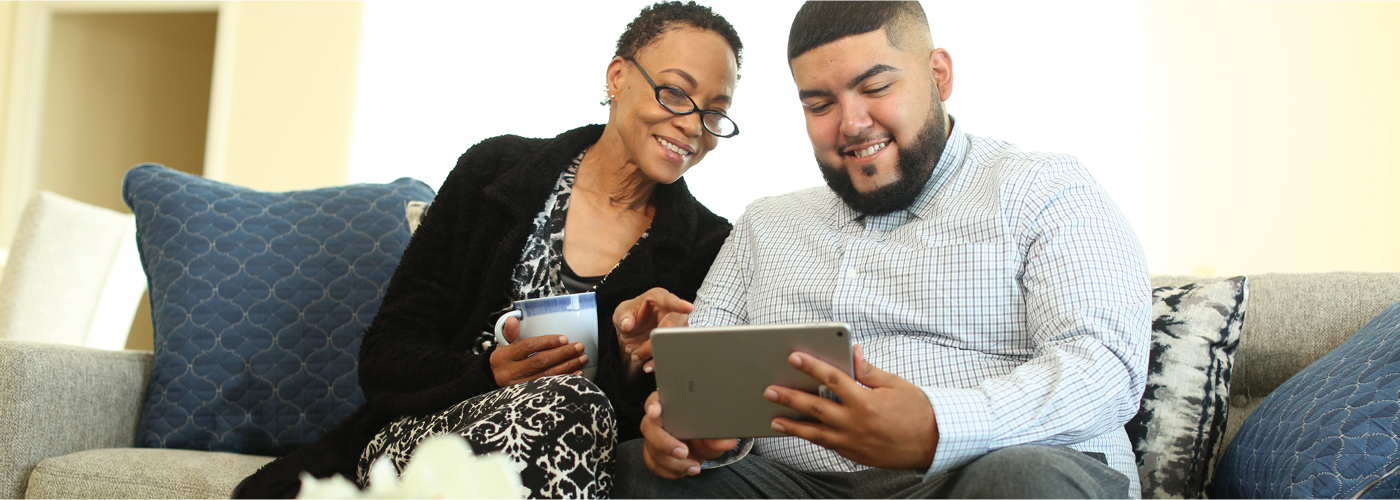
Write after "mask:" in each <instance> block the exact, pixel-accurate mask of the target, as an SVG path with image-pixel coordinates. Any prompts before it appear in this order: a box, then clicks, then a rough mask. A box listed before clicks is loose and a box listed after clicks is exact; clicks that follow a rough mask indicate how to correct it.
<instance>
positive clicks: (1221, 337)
mask: <svg viewBox="0 0 1400 500" xmlns="http://www.w3.org/2000/svg"><path fill="white" fill-rule="evenodd" d="M1248 296H1249V286H1248V283H1247V281H1246V279H1245V277H1244V276H1237V277H1234V278H1230V279H1227V280H1223V281H1217V282H1213V283H1191V284H1187V285H1183V286H1179V287H1161V288H1156V289H1154V290H1152V299H1153V300H1152V352H1151V355H1150V358H1149V361H1148V373H1147V389H1146V390H1145V391H1144V392H1143V395H1142V407H1141V408H1139V409H1138V414H1137V416H1136V417H1133V419H1132V420H1131V421H1129V422H1128V424H1127V426H1126V428H1127V431H1128V438H1129V440H1131V441H1132V443H1133V452H1134V453H1135V454H1136V455H1137V465H1138V475H1139V476H1140V477H1141V479H1142V496H1143V498H1202V497H1203V495H1204V492H1205V491H1206V485H1207V484H1208V483H1209V482H1210V474H1211V471H1213V470H1215V463H1216V461H1217V460H1219V457H1220V453H1221V449H1220V447H1221V443H1222V442H1223V438H1224V435H1225V417H1226V414H1227V412H1228V411H1229V408H1230V369H1231V367H1232V366H1233V364H1234V355H1235V349H1236V348H1237V347H1239V342H1240V330H1241V329H1242V328H1243V327H1244V314H1245V307H1246V304H1247V302H1248Z"/></svg>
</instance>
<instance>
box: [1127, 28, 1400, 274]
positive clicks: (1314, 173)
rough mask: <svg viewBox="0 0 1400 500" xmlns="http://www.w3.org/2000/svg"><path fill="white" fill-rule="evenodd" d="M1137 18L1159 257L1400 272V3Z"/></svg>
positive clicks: (1155, 265)
mask: <svg viewBox="0 0 1400 500" xmlns="http://www.w3.org/2000/svg"><path fill="white" fill-rule="evenodd" d="M1143 18H1144V21H1145V23H1144V35H1145V39H1146V41H1147V53H1146V57H1147V61H1148V64H1147V67H1148V71H1149V75H1148V78H1149V81H1150V82H1151V84H1152V85H1154V86H1155V89H1151V90H1150V91H1149V95H1150V96H1151V97H1150V98H1149V102H1148V105H1149V111H1148V118H1149V119H1148V122H1149V124H1150V129H1149V132H1148V133H1149V139H1148V145H1149V146H1148V148H1149V149H1148V151H1147V153H1148V158H1149V161H1148V167H1149V169H1150V172H1151V173H1152V176H1153V177H1152V179H1153V182H1152V185H1151V186H1149V189H1148V192H1149V193H1151V196H1152V200H1151V205H1150V209H1149V211H1150V212H1151V215H1150V217H1151V218H1152V233H1153V234H1148V235H1144V238H1143V239H1144V240H1145V242H1146V245H1147V251H1148V257H1149V262H1150V263H1151V268H1152V271H1153V272H1157V273H1199V274H1227V275H1233V274H1247V273H1260V272H1322V271H1336V270H1353V271H1400V156H1398V155H1396V154H1395V152H1394V151H1395V145H1396V144H1397V143H1398V142H1397V141H1400V139H1397V137H1400V29H1397V28H1396V26H1400V3H1396V2H1355V3H1353V2H1147V3H1144V4H1143Z"/></svg>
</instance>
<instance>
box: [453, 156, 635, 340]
mask: <svg viewBox="0 0 1400 500" xmlns="http://www.w3.org/2000/svg"><path fill="white" fill-rule="evenodd" d="M587 152H588V150H586V149H585V150H584V151H582V152H580V153H579V154H578V156H575V157H574V159H573V160H572V161H570V163H569V167H568V168H565V169H564V172H563V173H562V174H559V182H557V183H555V184H554V192H553V193H551V194H550V195H549V198H548V199H546V200H545V202H544V209H542V210H540V213H538V214H536V215H535V230H534V232H532V233H531V234H530V237H529V238H527V239H526V241H525V249H524V250H523V251H522V252H521V254H520V264H518V265H516V266H515V272H514V274H513V275H512V281H513V282H514V284H515V290H514V293H513V295H512V297H511V299H512V300H524V299H538V298H541V297H552V296H556V295H568V294H570V293H581V292H586V291H591V290H592V289H593V288H596V287H597V286H598V285H601V284H603V282H604V281H606V280H607V277H608V275H607V274H604V275H601V276H578V275H576V274H573V273H572V272H566V269H567V266H568V263H566V262H564V223H565V221H566V220H567V218H568V215H569V199H570V195H571V194H573V190H574V179H575V178H577V177H578V167H579V164H580V163H582V162H583V155H584V153H587ZM649 232H650V228H648V230H647V232H644V233H642V237H641V238H637V243H634V244H633V245H632V247H633V248H636V245H637V244H640V243H641V242H642V240H645V239H646V238H647V234H648V233H649ZM627 255H631V252H630V251H629V252H628V253H627ZM627 255H623V256H622V260H626V259H627ZM622 260H619V261H618V264H621V263H622ZM613 269H617V265H616V264H615V265H613ZM610 272H611V271H610ZM584 287H587V288H586V289H585V288H584ZM511 309H514V306H513V305H511V304H507V305H506V307H505V308H503V309H501V310H499V311H496V312H495V313H494V314H493V315H492V321H493V322H494V321H495V319H496V318H499V317H500V315H502V314H505V313H507V312H510V310H511ZM609 316H610V315H609ZM495 342H496V339H495V334H494V333H493V332H482V334H481V338H480V340H479V341H478V342H477V343H476V345H477V346H479V347H478V351H479V352H478V354H480V353H484V352H486V350H487V349H490V348H491V346H492V345H494V344H495Z"/></svg>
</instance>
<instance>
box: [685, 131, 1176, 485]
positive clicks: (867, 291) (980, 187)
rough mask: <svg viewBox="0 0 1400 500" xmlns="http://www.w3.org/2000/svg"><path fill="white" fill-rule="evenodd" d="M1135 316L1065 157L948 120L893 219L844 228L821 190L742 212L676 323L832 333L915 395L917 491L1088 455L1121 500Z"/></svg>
mask: <svg viewBox="0 0 1400 500" xmlns="http://www.w3.org/2000/svg"><path fill="white" fill-rule="evenodd" d="M1150 310H1151V289H1150V285H1149V282H1148V275H1147V265H1146V262H1145V260H1144V258H1143V254H1142V249H1141V246H1140V245H1139V243H1138V240H1137V237H1136V236H1135V235H1134V234H1133V231H1132V228H1130V227H1129V225H1128V223H1127V221H1126V220H1125V219H1124V217H1123V215H1122V214H1121V213H1120V212H1119V210H1118V208H1117V206H1116V205H1114V203H1113V201H1112V200H1111V199H1109V196H1108V194H1107V193H1105V192H1104V190H1103V188H1102V187H1100V186H1099V184H1098V183H1097V182H1095V181H1094V179H1093V178H1092V177H1091V176H1090V175H1089V172H1088V171H1087V170H1086V169H1085V168H1084V166H1083V165H1081V164H1080V163H1079V161H1078V160H1077V159H1076V158H1074V157H1072V156H1068V155H1063V154H1051V153H1028V152H1024V151H1021V150H1020V149H1017V148H1016V147H1015V146H1013V145H1011V144H1008V143H1006V142H1003V141H997V140H992V139H985V138H981V137H977V136H972V135H967V134H964V133H963V132H962V130H961V128H960V127H959V126H957V124H956V123H954V126H953V132H952V134H951V135H950V137H949V139H948V143H947V145H946V146H945V147H944V150H943V156H942V158H941V159H940V160H939V162H938V166H937V167H936V168H935V170H934V173H933V175H932V177H931V178H930V179H929V181H928V184H927V186H926V187H925V188H924V191H923V193H922V194H920V195H919V197H918V198H917V199H916V200H915V201H914V203H913V204H912V205H911V206H910V207H909V208H908V209H907V210H901V211H897V212H894V213H891V214H886V215H880V216H872V217H862V216H861V214H859V213H858V212H856V211H854V210H852V209H851V208H850V207H848V206H847V205H846V204H845V203H844V202H842V201H841V200H840V199H839V198H837V197H836V195H835V193H833V192H832V191H831V190H830V189H828V188H826V187H816V188H810V189H806V190H802V191H797V192H794V193H789V194H785V195H782V196H774V197H769V198H762V199H759V200H758V201H755V202H754V203H753V204H751V205H749V207H748V209H747V210H746V211H745V213H744V214H743V216H741V217H739V220H738V221H737V223H736V224H735V227H734V232H733V233H732V234H731V235H730V237H729V241H727V242H726V243H725V245H724V248H723V250H721V251H720V253H719V257H718V258H717V259H716V260H715V263H714V265H713V267H711V269H710V274H709V275H708V276H707V277H706V279H705V283H704V285H703V286H702V287H701V288H700V291H699V294H698V297H697V299H696V301H695V311H694V313H693V314H691V316H690V325H691V326H724V325H736V324H770V323H797V322H804V323H805V322H817V321H842V322H846V323H849V324H850V325H851V326H852V327H853V329H854V333H855V341H856V342H858V343H860V344H862V345H864V346H865V356H866V359H868V360H869V362H870V363H871V364H873V365H874V366H876V367H879V368H881V369H884V370H885V371H889V372H891V373H894V374H896V375H899V376H900V377H903V378H905V379H907V380H909V381H910V382H913V383H914V384H915V385H917V386H919V387H920V388H921V389H923V392H924V394H925V395H926V396H928V400H929V403H931V404H932V406H933V411H934V415H935V418H936V420H937V423H938V432H939V441H938V447H937V450H936V452H935V458H934V461H933V465H932V467H930V469H929V471H928V474H929V477H932V476H933V475H936V474H939V473H942V472H946V471H948V470H950V469H954V468H957V467H961V466H963V465H966V464H967V463H969V462H971V461H972V460H973V459H976V458H978V457H980V456H982V455H985V454H986V453H988V452H990V451H992V450H996V449H999V448H1005V447H1008V446H1014V445H1020V444H1031V443H1035V444H1047V445H1063V446H1069V447H1071V448H1074V449H1076V450H1080V451H1085V452H1099V453H1103V454H1104V455H1105V456H1106V457H1107V458H1108V463H1109V466H1111V467H1113V468H1114V469H1116V470H1118V471H1119V472H1122V473H1123V474H1124V475H1126V476H1128V479H1129V480H1130V482H1131V487H1130V489H1129V492H1130V494H1131V495H1132V496H1134V497H1137V496H1140V486H1139V482H1138V474H1137V466H1136V465H1135V463H1134V459H1133V451H1132V448H1131V446H1130V444H1129V442H1128V436H1127V434H1126V433H1125V432H1124V430H1123V424H1124V423H1126V422H1127V421H1128V420H1129V419H1131V418H1132V417H1133V415H1134V414H1136V413H1137V409H1138V400H1139V399H1140V398H1141V397H1142V391H1143V387H1144V383H1145V380H1146V377H1147V373H1146V372H1147V354H1148V346H1149V336H1150V324H1149V319H1148V317H1149V312H1150ZM741 448H744V449H747V447H741ZM752 450H753V452H754V453H758V454H760V455H763V456H765V457H768V458H769V459H773V460H777V461H779V462H781V463H785V464H788V465H790V466H793V467H796V468H798V469H804V470H813V471H856V470H861V469H866V468H867V467H865V466H862V465H860V464H857V463H855V462H852V461H850V460H847V459H845V458H842V457H841V456H839V455H837V454H836V453H834V452H832V451H830V450H827V449H825V448H821V447H819V446H816V445H814V444H811V443H808V442H806V441H803V440H801V439H797V438H791V437H787V438H762V439H757V440H755V441H754V443H753V447H752Z"/></svg>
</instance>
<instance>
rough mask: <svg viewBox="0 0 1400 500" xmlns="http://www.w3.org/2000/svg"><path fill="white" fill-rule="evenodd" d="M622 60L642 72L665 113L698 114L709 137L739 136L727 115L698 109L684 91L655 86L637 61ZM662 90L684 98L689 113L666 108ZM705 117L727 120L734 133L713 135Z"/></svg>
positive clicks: (737, 129)
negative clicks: (688, 105)
mask: <svg viewBox="0 0 1400 500" xmlns="http://www.w3.org/2000/svg"><path fill="white" fill-rule="evenodd" d="M623 59H626V60H628V61H630V62H631V63H632V65H633V66H636V67H637V71H640V72H642V78H646V79H647V83H649V84H651V90H652V91H654V92H655V93H656V103H657V104H660V105H661V107H663V108H666V111H670V112H671V113H673V114H676V115H679V116H685V115H688V114H691V113H700V126H701V127H703V128H704V129H705V131H706V132H709V133H710V135H713V136H715V137H723V138H726V139H727V138H730V137H734V136H736V135H739V124H738V123H737V122H735V121H734V119H733V118H730V117H729V115H726V114H724V113H720V112H719V111H710V110H707V109H700V105H698V104H695V99H693V98H691V97H690V94H687V93H685V91H684V90H681V89H678V88H676V87H675V86H674V85H657V84H656V82H655V81H653V80H652V79H651V75H648V74H647V70H644V69H642V65H641V64H638V63H637V60H636V59H633V58H631V57H624V58H623ZM662 89H667V90H670V91H672V92H675V93H677V94H680V95H681V96H683V97H685V99H686V100H687V101H690V111H686V112H684V113H682V112H680V111H676V110H674V109H671V107H670V106H667V105H666V102H665V101H662V100H661V90H662ZM706 115H715V116H718V117H720V118H721V119H724V120H728V121H729V123H731V124H733V125H734V132H733V133H730V134H728V135H720V134H717V133H715V131H713V130H710V126H709V125H706V124H705V116H706Z"/></svg>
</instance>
